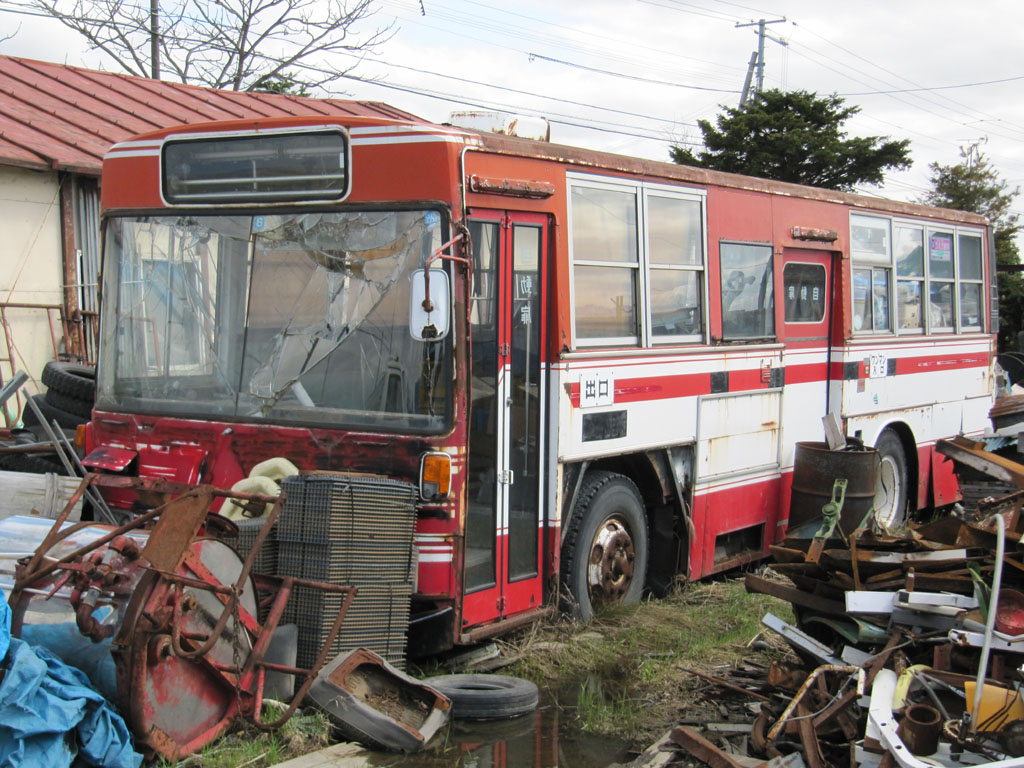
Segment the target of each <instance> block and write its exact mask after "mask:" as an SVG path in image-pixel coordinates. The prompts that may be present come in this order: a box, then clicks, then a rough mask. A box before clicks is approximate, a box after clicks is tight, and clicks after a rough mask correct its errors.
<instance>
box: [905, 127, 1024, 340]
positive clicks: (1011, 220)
mask: <svg viewBox="0 0 1024 768" xmlns="http://www.w3.org/2000/svg"><path fill="white" fill-rule="evenodd" d="M928 169H929V170H930V171H931V179H930V183H931V185H932V189H931V191H929V192H928V193H927V194H926V195H924V197H922V198H921V202H922V203H925V204H927V205H937V206H941V207H943V208H955V209H957V210H960V211H970V212H971V213H980V214H981V215H982V216H984V217H986V218H987V219H988V220H989V221H990V222H991V224H992V231H993V237H994V240H995V250H996V263H997V264H1001V265H1011V264H1018V263H1019V262H1020V253H1019V250H1018V248H1017V243H1016V237H1017V234H1018V233H1019V232H1020V229H1021V223H1020V217H1019V216H1018V215H1017V214H1016V213H1014V212H1013V210H1012V206H1013V203H1014V200H1015V199H1016V197H1017V195H1018V194H1020V188H1019V187H1013V188H1011V187H1010V185H1009V184H1007V183H1006V181H1004V180H1003V179H1001V178H1000V176H999V173H998V172H997V171H996V170H995V169H994V168H993V167H992V166H991V165H990V164H989V162H988V159H987V158H986V157H985V155H984V153H982V152H981V151H980V150H979V148H978V145H977V144H972V145H970V146H969V147H961V148H960V162H959V163H956V164H953V165H943V164H942V163H937V162H936V163H932V164H930V165H929V166H928ZM998 282H999V348H1000V349H1001V350H1016V349H1017V346H1018V345H1017V333H1018V331H1020V330H1022V329H1024V278H1022V276H1021V275H1020V274H1019V273H1016V272H1001V273H1000V274H999V276H998Z"/></svg>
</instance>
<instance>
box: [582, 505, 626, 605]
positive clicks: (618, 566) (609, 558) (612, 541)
mask: <svg viewBox="0 0 1024 768" xmlns="http://www.w3.org/2000/svg"><path fill="white" fill-rule="evenodd" d="M635 559H636V555H635V553H634V551H633V537H632V536H631V535H630V533H629V529H628V528H627V527H626V526H625V524H624V523H623V522H622V521H621V520H619V519H618V518H615V517H613V518H610V519H608V520H607V521H606V522H605V523H604V525H602V526H601V527H600V528H599V529H598V530H597V534H596V535H595V536H594V541H593V544H592V545H591V547H590V562H589V565H588V568H587V583H588V587H589V589H590V597H591V602H592V603H596V602H601V601H614V600H618V599H620V598H622V597H623V596H624V595H625V594H626V592H627V591H628V590H629V586H630V584H631V583H632V581H633V563H634V560H635Z"/></svg>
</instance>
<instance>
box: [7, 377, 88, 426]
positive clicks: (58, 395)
mask: <svg viewBox="0 0 1024 768" xmlns="http://www.w3.org/2000/svg"><path fill="white" fill-rule="evenodd" d="M43 384H45V385H46V394H44V395H35V396H33V398H32V399H33V400H34V401H35V403H36V405H37V406H39V410H40V412H41V413H42V414H43V416H45V417H46V419H47V421H49V422H50V423H51V424H52V423H53V421H54V420H56V421H57V423H58V424H60V425H61V426H62V427H64V428H65V429H74V428H75V427H77V426H78V425H79V424H85V422H87V421H88V420H89V417H90V416H91V415H92V405H93V402H95V400H96V368H95V367H94V366H91V365H85V364H83V363H67V362H62V361H59V360H55V361H53V362H49V363H47V364H46V367H45V368H43ZM22 421H23V422H24V424H25V426H26V427H31V426H33V425H35V424H36V423H38V419H37V418H36V414H35V411H33V410H32V408H30V407H28V406H27V405H26V406H25V410H24V412H23V413H22Z"/></svg>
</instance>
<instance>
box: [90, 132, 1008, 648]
mask: <svg viewBox="0 0 1024 768" xmlns="http://www.w3.org/2000/svg"><path fill="white" fill-rule="evenodd" d="M102 203H103V212H104V249H105V250H104V269H103V294H102V295H103V311H102V341H101V351H100V359H99V371H98V382H97V389H98V392H97V401H96V407H95V411H94V415H93V419H92V422H91V424H90V427H89V431H88V436H87V441H88V442H87V446H88V447H89V448H90V449H92V450H98V451H99V452H100V453H103V451H107V454H106V455H108V456H109V455H111V453H110V449H116V451H117V455H118V456H120V457H122V461H121V463H120V466H121V467H123V470H122V471H125V472H128V473H137V474H139V475H148V476H162V477H168V478H173V479H176V480H181V481H185V482H209V483H212V484H214V485H218V486H222V487H229V486H231V485H232V484H233V483H235V482H236V481H237V480H239V479H240V478H244V477H245V476H246V475H247V474H248V472H249V471H250V470H251V468H252V467H253V466H254V465H255V464H257V463H259V462H261V461H263V460H265V459H267V458H268V457H271V456H284V457H286V458H288V459H290V460H291V461H292V462H293V463H294V464H295V465H296V466H298V468H299V469H301V470H305V471H309V470H333V471H347V472H354V473H368V474H374V475H380V476H385V477H389V478H394V479H398V480H403V481H407V482H412V483H415V484H417V485H418V486H419V489H420V501H419V503H418V506H417V519H416V524H415V538H414V550H415V556H416V558H417V567H416V573H417V578H416V583H415V591H414V593H413V598H412V600H413V603H412V616H413V621H412V625H411V626H412V629H411V635H410V644H411V650H412V651H414V652H415V651H416V650H417V649H427V650H434V649H436V648H438V647H442V646H445V645H451V644H453V643H455V644H458V643H467V642H472V641H475V640H478V639H480V638H482V637H486V636H488V635H491V634H496V633H498V632H501V631H504V630H506V629H509V628H511V627H514V626H517V625H520V624H522V623H524V622H526V621H529V620H531V619H534V618H536V617H537V616H538V615H540V614H542V613H544V612H545V611H548V610H550V608H551V606H552V605H553V604H554V603H555V602H556V601H557V599H558V596H559V592H560V591H563V588H567V590H568V592H569V593H570V594H571V595H572V597H573V598H574V599H575V600H576V601H577V602H578V607H579V613H580V615H582V616H584V617H586V616H589V615H590V614H591V612H592V610H593V608H594V607H595V606H596V605H597V604H599V603H602V602H606V601H613V600H625V601H632V600H637V599H639V597H640V595H641V593H642V591H643V590H644V589H645V588H648V589H651V590H653V591H655V592H658V591H662V590H664V589H666V588H667V587H668V585H670V584H671V583H672V581H673V580H674V579H676V578H679V577H685V578H687V579H697V578H700V577H703V576H706V575H708V574H712V573H715V572H717V571H721V570H723V569H727V568H732V567H734V566H736V565H739V564H741V563H744V562H747V561H750V560H753V559H757V558H761V557H763V556H765V555H766V554H767V552H768V547H769V546H770V545H771V544H773V543H774V542H777V541H778V540H779V539H780V538H781V537H782V536H783V534H784V533H785V531H786V528H787V521H788V509H789V499H790V492H791V485H792V483H791V479H792V469H793V465H794V450H795V444H796V443H797V442H798V441H820V440H822V438H823V434H824V433H823V430H822V418H823V417H824V416H825V415H826V414H828V413H830V412H831V413H835V414H836V416H837V417H838V418H839V420H840V423H841V424H842V426H843V427H844V429H845V430H846V432H847V434H849V435H856V436H859V437H860V438H861V439H862V440H863V441H864V442H865V443H866V444H867V445H869V446H875V447H876V448H877V449H878V452H879V454H880V456H881V457H882V460H883V462H882V463H883V471H882V480H881V481H880V482H879V486H878V493H877V497H876V499H875V502H876V506H877V508H878V516H879V518H880V520H881V521H882V522H884V523H886V524H889V525H894V524H898V523H899V522H900V521H901V520H902V519H903V517H904V515H905V513H906V511H907V510H908V509H916V508H919V507H923V506H925V505H927V504H943V503H947V502H950V501H953V500H955V499H956V498H957V496H956V494H957V486H956V481H955V478H954V477H953V475H952V473H951V471H950V469H949V465H948V464H945V463H943V462H942V460H941V458H940V457H937V455H936V452H935V450H934V446H935V442H936V441H937V440H939V439H941V438H946V437H950V436H953V435H955V434H958V433H964V434H980V433H982V432H983V431H984V429H985V427H986V424H987V415H988V410H989V408H990V406H991V404H992V397H993V373H992V360H993V354H994V338H995V337H994V330H995V328H994V325H995V322H996V320H995V317H996V306H995V301H994V295H995V294H994V279H993V274H994V270H993V267H992V263H993V261H992V260H993V249H992V245H991V241H990V235H989V229H988V226H987V223H986V221H985V220H984V219H982V218H981V217H979V216H975V215H972V214H968V213H962V212H957V211H950V210H939V209H935V208H928V207H924V206H920V205H913V204H908V203H897V202H890V201H886V200H880V199H875V198H869V197H863V196H857V195H851V194H845V193H840V192H833V191H826V190H821V189H813V188H808V187H802V186H797V185H792V184H784V183H777V182H772V181H765V180H761V179H754V178H748V177H743V176H736V175H729V174H723V173H716V172H712V171H706V170H701V169H695V168H690V167H684V166H679V165H673V164H668V163H659V162H652V161H647V160H638V159H633V158H628V157H622V156H617V155H612V154H604V153H599V152H594V151H587V150H582V149H576V148H571V147H565V146H557V145H553V144H550V143H547V142H542V141H532V140H526V139H520V138H515V137H510V136H505V135H498V134H488V133H479V132H474V131H470V130H464V129H459V128H455V127H451V126H438V125H433V124H428V123H413V122H401V121H392V120H385V119H375V118H362V117H352V118H351V119H340V118H322V117H309V118H288V119H267V120H261V121H245V122H226V123H211V124H207V125H203V126H199V127H197V126H187V127H180V128H174V129H170V130H164V131H159V132H155V133H151V134H147V135H144V136H140V137H137V138H135V139H133V140H131V141H127V142H124V143H121V144H118V145H116V146H114V147H113V148H112V149H111V150H110V151H109V153H108V154H107V156H106V158H105V160H104V167H103V183H102ZM105 466H108V468H109V462H108V463H107V465H105Z"/></svg>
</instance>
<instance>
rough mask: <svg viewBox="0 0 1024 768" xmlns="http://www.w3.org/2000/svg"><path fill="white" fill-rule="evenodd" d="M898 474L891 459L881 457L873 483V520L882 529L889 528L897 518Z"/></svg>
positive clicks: (898, 512) (898, 511)
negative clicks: (876, 477) (876, 476)
mask: <svg viewBox="0 0 1024 768" xmlns="http://www.w3.org/2000/svg"><path fill="white" fill-rule="evenodd" d="M899 485H900V473H899V471H898V469H897V467H896V465H895V463H894V462H893V460H892V459H891V458H889V457H888V456H883V457H882V460H881V462H880V464H879V467H878V479H877V480H876V481H875V519H876V520H877V521H878V523H879V525H881V526H882V527H883V528H889V527H891V526H892V525H893V524H894V523H895V522H896V521H897V519H898V518H899V516H900V511H901V510H899V509H898V508H897V507H898V505H899V498H900V490H901V489H900V487H899Z"/></svg>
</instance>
